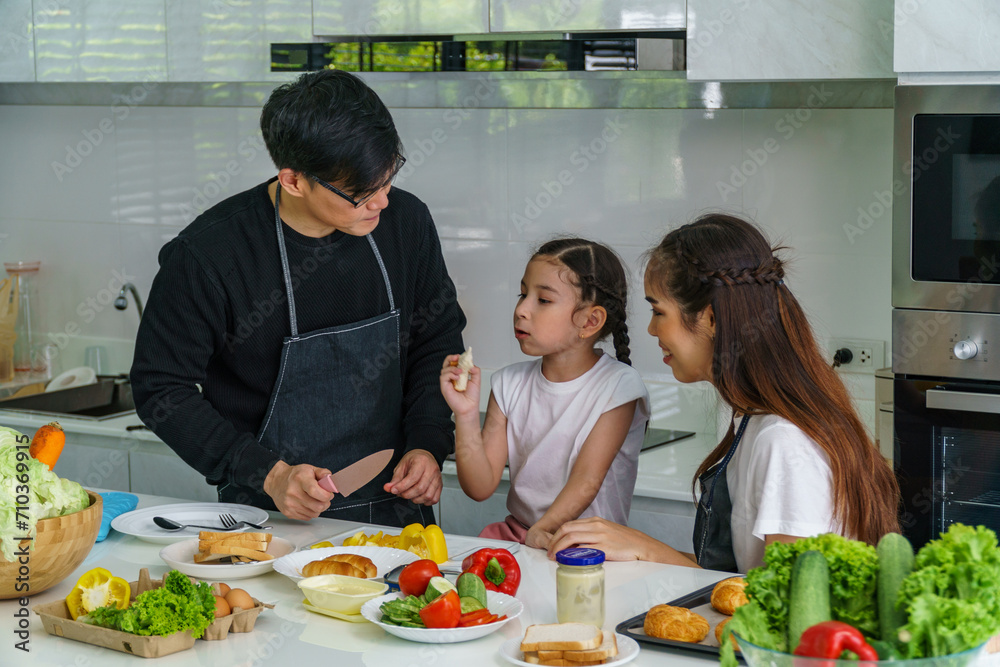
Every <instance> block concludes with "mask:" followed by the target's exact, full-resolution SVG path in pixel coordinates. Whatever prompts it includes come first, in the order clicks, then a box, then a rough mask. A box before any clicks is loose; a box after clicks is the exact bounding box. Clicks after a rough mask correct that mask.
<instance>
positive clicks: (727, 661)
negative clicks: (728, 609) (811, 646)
mask: <svg viewBox="0 0 1000 667" xmlns="http://www.w3.org/2000/svg"><path fill="white" fill-rule="evenodd" d="M733 632H735V633H736V634H738V635H739V636H740V637H742V638H743V639H745V640H747V641H748V642H750V643H751V644H756V645H757V646H760V647H762V648H769V649H775V650H783V649H781V648H780V647H782V646H784V643H785V640H784V636H783V635H778V634H776V633H775V632H774V631H773V630H772V629H771V626H770V624H769V623H768V617H767V612H765V611H764V608H763V607H761V606H760V604H759V603H758V602H757V601H756V600H754V601H751V602H750V603H749V604H745V605H743V606H742V607H739V608H737V609H736V613H734V614H733V618H732V620H730V621H729V623H726V627H725V628H724V629H723V631H722V633H723V634H722V643H721V644H720V645H719V662H720V663H721V664H722V667H736V664H737V661H736V651H735V649H734V648H733V642H732V641H731V640H730V639H729V635H730V633H733Z"/></svg>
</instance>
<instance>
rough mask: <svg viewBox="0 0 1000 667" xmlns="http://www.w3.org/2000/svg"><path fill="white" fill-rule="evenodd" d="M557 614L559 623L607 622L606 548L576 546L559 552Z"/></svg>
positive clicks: (595, 623) (592, 623)
mask: <svg viewBox="0 0 1000 667" xmlns="http://www.w3.org/2000/svg"><path fill="white" fill-rule="evenodd" d="M556 562H557V563H558V564H559V565H558V566H557V567H556V617H557V618H558V620H559V622H560V623H589V624H591V625H596V626H597V627H602V626H603V625H604V552H603V551H599V550H598V549H586V548H582V547H577V548H573V549H563V550H562V551H559V552H557V553H556Z"/></svg>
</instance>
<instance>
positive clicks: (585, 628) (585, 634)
mask: <svg viewBox="0 0 1000 667" xmlns="http://www.w3.org/2000/svg"><path fill="white" fill-rule="evenodd" d="M603 641H604V633H603V632H601V629H600V628H599V627H597V626H596V625H588V624H586V623H549V624H539V625H529V626H528V630H527V632H525V633H524V639H523V640H522V641H521V652H522V653H524V652H527V651H539V650H542V651H587V650H591V649H596V648H597V647H599V646H600V645H601V643H602V642H603Z"/></svg>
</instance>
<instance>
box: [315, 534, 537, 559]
mask: <svg viewBox="0 0 1000 667" xmlns="http://www.w3.org/2000/svg"><path fill="white" fill-rule="evenodd" d="M379 531H382V532H383V533H387V534H389V535H399V534H400V533H401V532H402V531H403V529H402V528H392V527H389V526H374V525H369V526H360V527H358V528H355V529H354V530H349V531H347V532H345V533H337V534H336V535H334V536H333V537H328V538H327V539H326V541H328V542H330V543H331V544H343V543H344V540H346V539H347V538H348V537H351V536H353V535H355V534H356V533H358V532H363V533H364V534H365V535H372V534H374V533H377V532H379ZM444 540H445V542H446V543H447V544H448V561H450V562H458V563H460V562H462V560H463V559H464V558H465V557H466V556H469V555H471V554H472V553H473V552H475V551H478V550H480V549H506V550H507V551H509V552H511V553H517V550H518V549H520V548H521V545H520V544H518V543H517V542H507V541H505V540H490V539H487V538H485V537H466V536H465V535H451V534H448V533H445V536H444ZM322 541H323V540H316V542H322ZM439 565H440V563H439Z"/></svg>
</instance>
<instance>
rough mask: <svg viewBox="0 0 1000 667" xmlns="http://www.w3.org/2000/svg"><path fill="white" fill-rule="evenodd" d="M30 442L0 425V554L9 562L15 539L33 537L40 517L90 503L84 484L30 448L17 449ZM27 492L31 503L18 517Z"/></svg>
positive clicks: (51, 515)
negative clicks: (34, 454) (49, 464)
mask: <svg viewBox="0 0 1000 667" xmlns="http://www.w3.org/2000/svg"><path fill="white" fill-rule="evenodd" d="M30 442H31V440H30V438H28V436H26V435H23V434H21V433H18V432H17V431H15V430H13V429H10V428H5V427H3V426H0V554H2V555H3V559H4V560H6V561H13V560H14V549H15V547H16V545H17V540H16V538H20V537H34V536H35V533H36V524H37V523H38V521H40V520H41V519H49V518H51V517H55V516H64V515H66V514H72V513H73V512H79V511H80V510H83V509H86V508H87V507H88V506H89V505H90V498H89V497H88V496H87V492H86V491H84V489H83V487H82V486H80V485H79V484H77V483H76V482H71V481H70V480H68V479H62V478H60V477H59V476H58V475H56V474H55V473H54V472H52V471H51V470H49V469H48V468H47V467H46V466H45V464H44V463H42V462H41V461H38V460H36V459H33V458H31V457H30V456H27V453H28V450H27V449H21V450H18V448H17V446H18V445H21V446H22V447H24V446H26V445H28V444H29V443H30ZM19 451H20V452H22V454H21V457H20V460H18V452H19ZM18 465H20V466H21V467H20V470H19V469H18ZM25 490H27V493H24V492H25ZM24 495H26V496H27V499H28V503H27V505H24V506H23V507H24V508H23V509H22V510H21V512H20V516H18V506H19V505H23V504H22V503H18V502H17V499H18V496H24ZM21 522H23V523H21ZM33 544H34V542H32V545H33ZM29 548H30V547H29Z"/></svg>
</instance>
